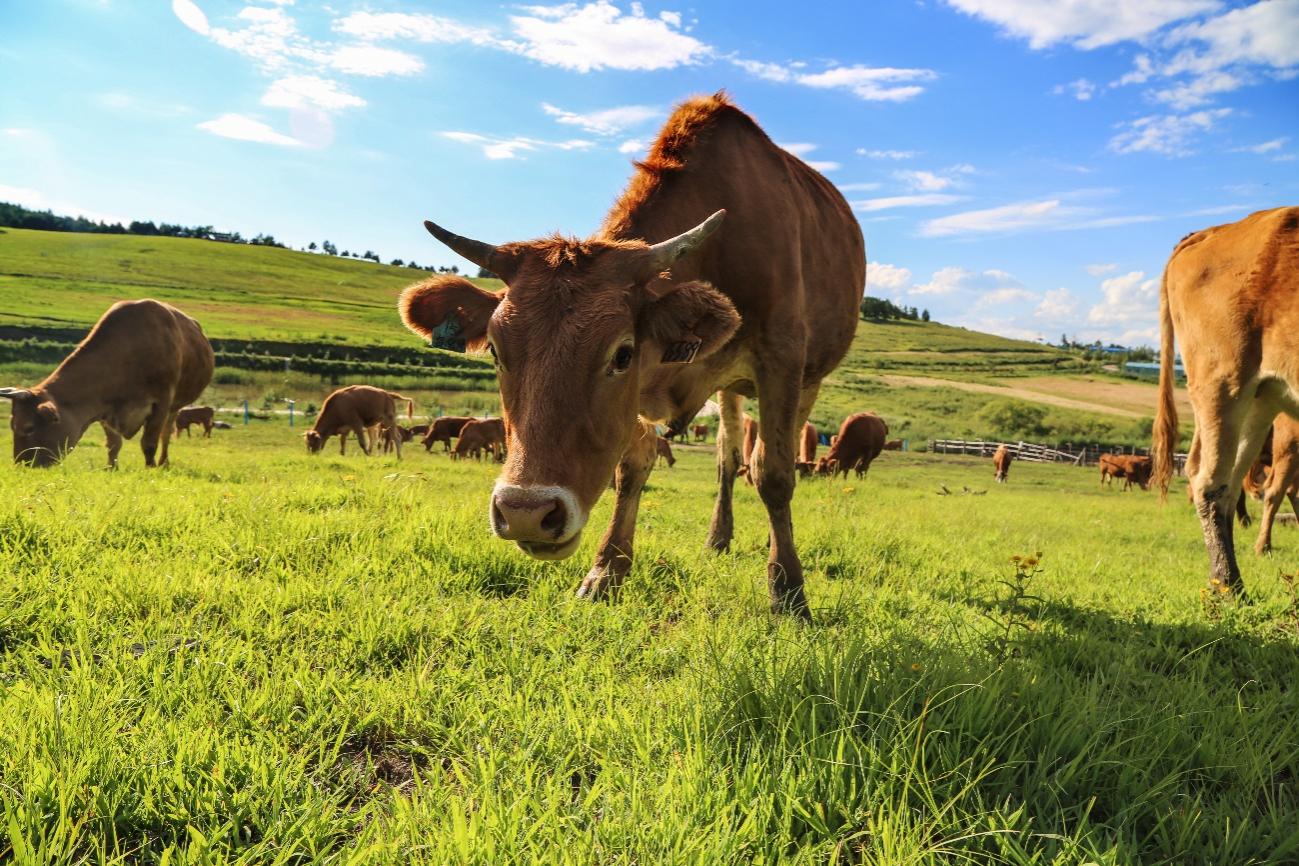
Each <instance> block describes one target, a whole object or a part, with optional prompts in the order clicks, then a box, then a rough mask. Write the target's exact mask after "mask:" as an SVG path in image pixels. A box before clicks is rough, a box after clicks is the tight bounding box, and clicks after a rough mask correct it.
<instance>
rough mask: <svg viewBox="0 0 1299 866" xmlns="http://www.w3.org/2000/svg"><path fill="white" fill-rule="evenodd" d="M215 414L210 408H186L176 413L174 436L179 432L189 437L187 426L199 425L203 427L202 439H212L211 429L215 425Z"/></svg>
mask: <svg viewBox="0 0 1299 866" xmlns="http://www.w3.org/2000/svg"><path fill="white" fill-rule="evenodd" d="M215 415H216V412H215V410H213V408H212V407H211V406H186V407H185V408H184V409H181V410H180V411H179V412H177V413H176V435H177V436H179V435H180V434H181V431H182V430H183V431H184V432H185V435H186V436H188V435H189V425H191V424H200V425H202V427H203V438H204V439H211V438H212V427H213V425H214V424H215V423H216V420H215Z"/></svg>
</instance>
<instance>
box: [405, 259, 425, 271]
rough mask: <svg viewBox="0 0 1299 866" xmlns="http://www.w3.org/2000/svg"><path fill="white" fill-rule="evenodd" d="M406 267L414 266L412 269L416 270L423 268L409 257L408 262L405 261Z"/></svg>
mask: <svg viewBox="0 0 1299 866" xmlns="http://www.w3.org/2000/svg"><path fill="white" fill-rule="evenodd" d="M406 267H408V268H414V269H415V270H417V271H419V270H423V268H421V267H420V266H419V265H418V264H416V263H415V260H414V259H411V260H410V261H409V262H407V263H406Z"/></svg>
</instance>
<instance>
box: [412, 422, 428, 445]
mask: <svg viewBox="0 0 1299 866" xmlns="http://www.w3.org/2000/svg"><path fill="white" fill-rule="evenodd" d="M429 426H430V425H428V424H416V425H415V426H414V427H412V428H410V435H411V438H412V439H414V438H415V437H416V436H418V437H419V438H420V440H421V441H422V440H423V439H424V434H425V433H427V432H428V428H429Z"/></svg>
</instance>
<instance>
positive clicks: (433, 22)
mask: <svg viewBox="0 0 1299 866" xmlns="http://www.w3.org/2000/svg"><path fill="white" fill-rule="evenodd" d="M334 30H335V31H337V32H338V33H343V34H345V35H347V36H354V37H356V38H357V39H364V40H367V41H374V40H380V39H413V40H414V41H416V42H442V43H453V42H470V43H473V44H476V45H493V44H496V43H497V41H498V40H497V38H496V36H495V35H494V34H493V33H492V31H490V30H487V29H485V28H482V27H471V26H468V25H465V24H461V23H459V22H458V21H453V20H452V19H450V18H441V17H439V16H437V15H425V14H419V13H406V12H353V13H352V14H350V15H347V16H345V17H343V18H340V19H338V20H337V21H335V22H334Z"/></svg>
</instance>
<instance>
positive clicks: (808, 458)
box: [798, 421, 820, 463]
mask: <svg viewBox="0 0 1299 866" xmlns="http://www.w3.org/2000/svg"><path fill="white" fill-rule="evenodd" d="M819 444H820V439H818V438H817V435H816V427H814V426H812V422H811V421H804V422H803V434H802V437H801V438H800V439H799V443H798V460H799V462H800V463H813V462H815V461H816V446H817V445H819Z"/></svg>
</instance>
